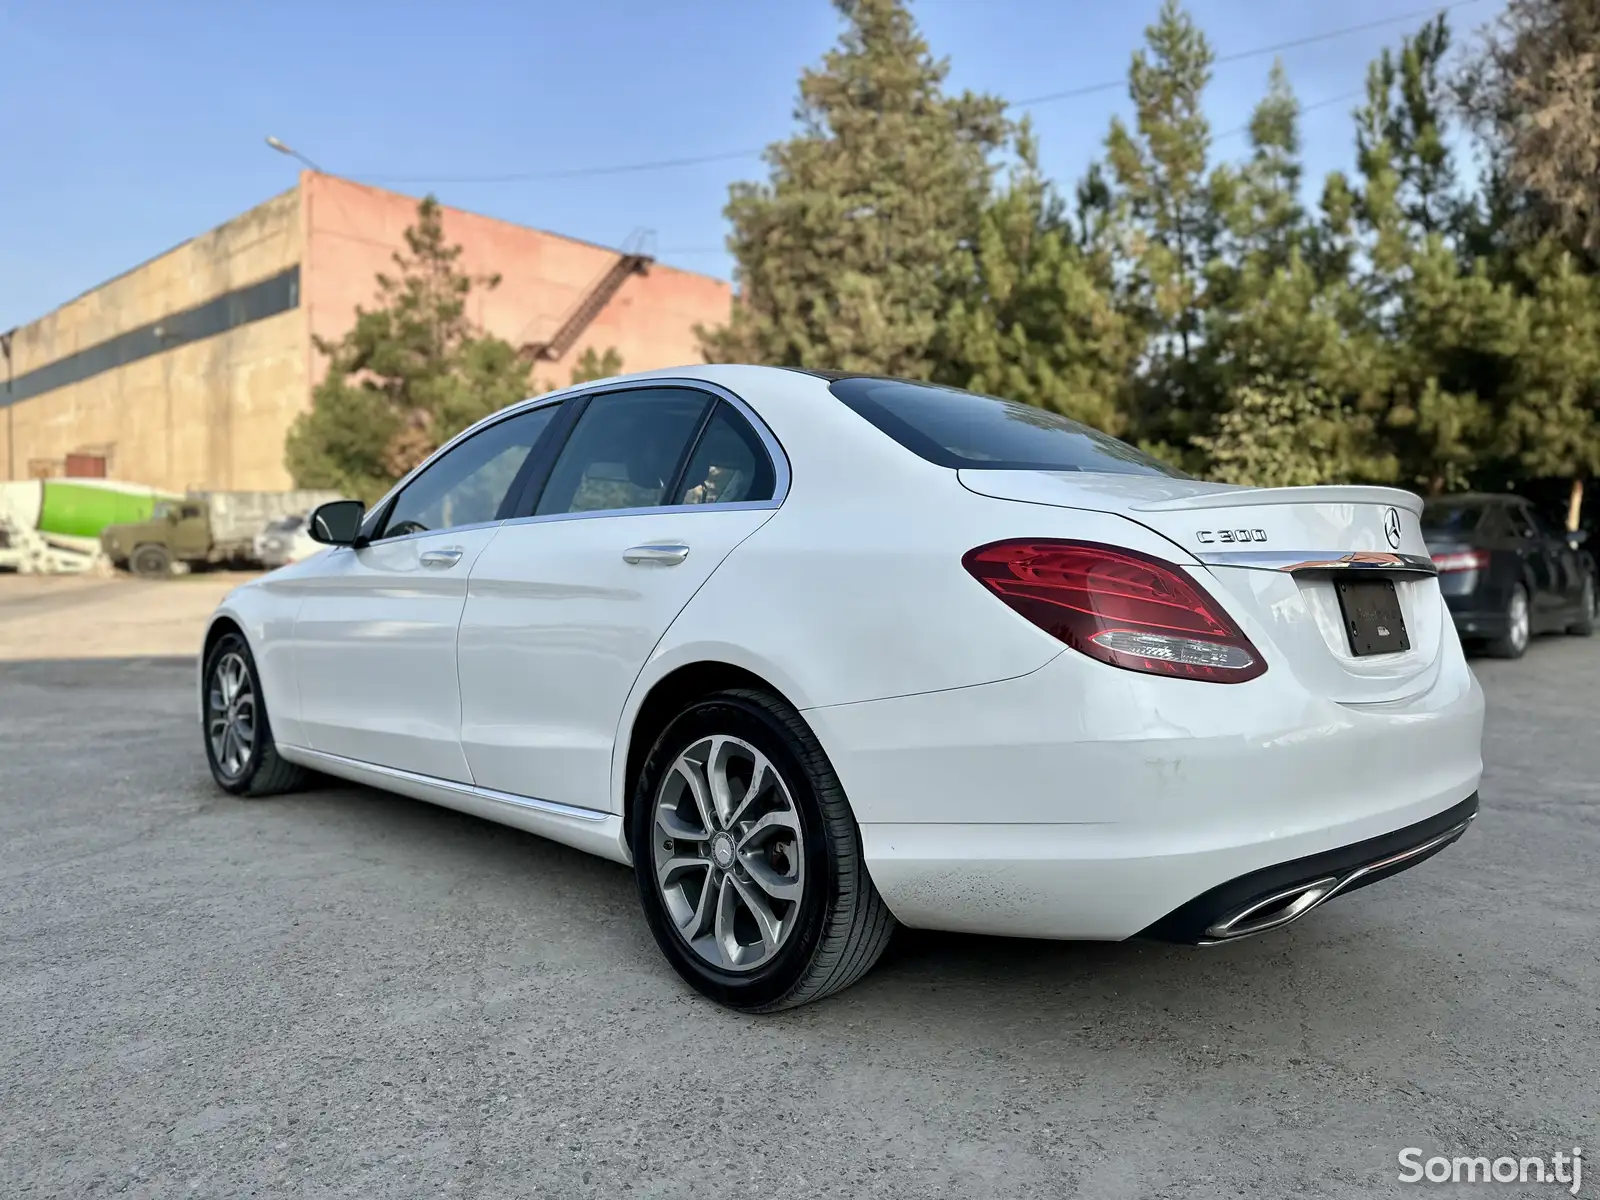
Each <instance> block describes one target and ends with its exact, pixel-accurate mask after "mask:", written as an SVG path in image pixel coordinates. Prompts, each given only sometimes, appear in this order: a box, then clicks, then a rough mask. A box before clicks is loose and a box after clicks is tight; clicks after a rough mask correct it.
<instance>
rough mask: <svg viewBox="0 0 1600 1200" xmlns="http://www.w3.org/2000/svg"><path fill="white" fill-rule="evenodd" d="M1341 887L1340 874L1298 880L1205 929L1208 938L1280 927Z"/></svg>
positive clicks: (1212, 939) (1229, 936)
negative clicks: (1305, 880)
mask: <svg viewBox="0 0 1600 1200" xmlns="http://www.w3.org/2000/svg"><path fill="white" fill-rule="evenodd" d="M1338 888H1339V877H1338V876H1337V875H1328V876H1325V877H1324V878H1322V879H1316V880H1313V881H1312V882H1310V883H1297V884H1295V886H1294V887H1291V888H1284V889H1283V891H1281V892H1274V893H1273V894H1272V895H1270V896H1266V897H1264V898H1262V899H1260V900H1256V901H1254V902H1253V903H1250V904H1247V905H1245V906H1244V907H1243V908H1241V909H1239V910H1238V911H1237V912H1235V913H1233V914H1231V915H1229V916H1227V917H1224V918H1223V919H1222V920H1220V921H1218V922H1217V923H1216V924H1215V925H1212V926H1210V927H1209V928H1208V929H1207V930H1206V938H1207V939H1208V940H1211V941H1218V942H1223V941H1227V940H1229V939H1231V938H1242V937H1249V936H1250V935H1251V934H1252V933H1265V932H1267V930H1269V929H1277V928H1278V927H1279V926H1281V925H1287V924H1288V923H1289V922H1290V921H1298V920H1299V919H1300V918H1301V917H1303V916H1305V915H1306V914H1307V913H1308V912H1310V911H1311V910H1312V909H1313V908H1315V907H1317V905H1319V904H1321V903H1322V902H1323V901H1324V900H1326V899H1328V897H1330V896H1332V895H1333V893H1334V892H1335V891H1337V890H1338Z"/></svg>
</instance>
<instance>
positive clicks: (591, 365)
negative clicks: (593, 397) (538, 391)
mask: <svg viewBox="0 0 1600 1200" xmlns="http://www.w3.org/2000/svg"><path fill="white" fill-rule="evenodd" d="M621 374H622V355H621V354H620V353H618V352H617V348H616V347H615V346H607V347H606V351H605V353H604V354H601V353H600V352H599V351H597V350H596V349H595V348H594V347H593V346H589V347H587V348H586V349H585V350H584V352H583V353H582V354H580V355H578V361H577V362H575V363H573V364H572V371H571V373H570V374H569V375H568V377H567V382H566V386H567V387H577V386H578V385H579V384H580V383H593V382H594V381H595V380H596V379H609V378H611V376H613V375H621ZM561 386H562V385H561V384H559V383H557V382H555V380H553V379H546V380H545V381H544V390H545V391H547V392H553V391H555V390H556V389H557V388H559V387H561Z"/></svg>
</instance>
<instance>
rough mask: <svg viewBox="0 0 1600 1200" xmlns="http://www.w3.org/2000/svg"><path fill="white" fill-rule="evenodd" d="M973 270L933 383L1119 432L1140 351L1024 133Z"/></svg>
mask: <svg viewBox="0 0 1600 1200" xmlns="http://www.w3.org/2000/svg"><path fill="white" fill-rule="evenodd" d="M976 263H977V284H976V286H975V287H974V288H973V289H972V291H971V292H970V293H969V294H968V295H966V296H964V297H961V298H958V299H957V300H956V302H955V304H954V305H953V307H952V309H951V311H950V313H949V315H948V317H947V318H946V320H945V329H944V334H943V337H942V339H941V345H940V349H941V361H940V363H939V366H938V368H937V370H936V376H937V377H938V378H940V379H941V380H942V381H944V382H947V383H952V384H955V385H956V386H959V387H965V388H970V389H971V390H973V391H978V392H987V393H990V394H994V395H999V396H1005V397H1006V398H1007V399H1012V400H1020V401H1023V402H1024V403H1028V404H1034V405H1038V406H1039V407H1040V408H1047V409H1051V410H1052V411H1055V412H1059V413H1064V414H1065V415H1067V416H1070V417H1072V418H1074V419H1075V420H1079V421H1082V422H1084V423H1085V424H1088V425H1092V426H1094V427H1096V428H1098V429H1103V430H1106V431H1107V432H1110V433H1119V432H1121V431H1122V427H1123V425H1124V423H1125V415H1124V412H1125V407H1126V393H1127V388H1128V382H1129V379H1130V377H1131V373H1132V370H1133V365H1134V360H1135V358H1136V356H1137V354H1138V352H1139V349H1140V342H1139V340H1138V339H1137V337H1136V336H1135V332H1136V331H1135V330H1134V329H1133V328H1132V326H1131V325H1130V323H1129V321H1128V320H1127V318H1126V317H1125V316H1124V315H1123V314H1122V313H1121V312H1120V311H1118V309H1117V307H1116V304H1115V301H1114V297H1113V292H1112V280H1111V263H1110V259H1109V255H1108V254H1107V253H1106V252H1105V249H1104V248H1103V247H1100V246H1097V245H1095V244H1094V243H1093V242H1092V241H1091V242H1088V243H1080V242H1079V240H1078V239H1077V237H1076V236H1075V234H1074V230H1073V227H1072V223H1071V221H1070V219H1069V218H1068V217H1067V216H1066V214H1065V212H1064V206H1063V205H1062V203H1061V199H1060V197H1059V196H1057V195H1056V193H1055V190H1054V188H1052V187H1051V185H1050V184H1049V182H1048V181H1046V180H1045V179H1044V178H1043V176H1042V175H1041V174H1040V173H1039V167H1038V161H1037V150H1036V146H1035V143H1034V140H1033V136H1032V133H1031V131H1030V130H1029V128H1028V127H1027V125H1026V124H1024V125H1023V127H1022V128H1021V130H1020V131H1019V134H1018V139H1017V163H1016V165H1015V167H1014V169H1013V171H1012V173H1011V177H1010V180H1009V182H1008V185H1007V187H1005V188H1004V189H1003V190H1002V191H1001V192H1000V193H999V194H998V195H997V196H996V197H995V198H994V200H993V201H992V202H991V203H990V204H989V205H988V206H987V207H986V208H985V210H984V213H983V217H982V220H981V222H980V226H979V232H978V237H977V246H976Z"/></svg>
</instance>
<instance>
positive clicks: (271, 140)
mask: <svg viewBox="0 0 1600 1200" xmlns="http://www.w3.org/2000/svg"><path fill="white" fill-rule="evenodd" d="M267 145H269V146H271V147H272V148H273V149H274V150H276V151H277V152H278V153H279V154H287V155H288V156H289V157H290V158H294V159H298V160H299V161H301V162H303V163H304V164H305V165H306V166H308V167H310V168H311V169H312V170H313V171H315V172H316V173H317V174H318V175H326V174H327V172H326V171H324V170H323V169H322V168H321V167H319V166H317V164H316V163H314V162H312V161H311V160H310V159H309V158H307V157H306V156H305V155H304V154H301V153H300V151H298V150H296V149H295V148H294V147H293V146H290V145H287V144H286V143H284V142H282V141H280V140H279V139H278V138H275V137H270V136H269V137H268V138H267Z"/></svg>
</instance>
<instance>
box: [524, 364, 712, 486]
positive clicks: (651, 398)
mask: <svg viewBox="0 0 1600 1200" xmlns="http://www.w3.org/2000/svg"><path fill="white" fill-rule="evenodd" d="M710 403H711V398H710V397H709V396H707V395H705V394H704V393H703V392H695V391H689V390H687V389H684V388H634V389H630V390H628V391H622V392H606V393H602V394H601V395H598V396H595V397H593V398H592V399H590V401H589V403H588V407H586V408H585V409H584V410H583V416H581V417H580V418H579V419H578V423H577V425H576V426H575V427H574V428H573V430H572V433H571V435H570V436H569V437H568V438H567V444H566V445H565V446H563V447H562V449H561V455H560V457H558V458H557V459H556V463H555V466H554V467H553V468H551V471H550V478H549V480H548V482H546V484H545V486H544V491H543V492H542V493H541V494H540V496H539V503H538V506H537V508H535V510H534V515H536V516H541V517H545V516H554V515H556V514H561V513H590V512H607V511H613V512H614V511H626V510H629V509H639V508H654V507H656V506H657V505H661V504H665V503H667V494H668V492H669V491H671V490H673V484H674V482H675V480H676V479H677V478H678V472H679V470H680V469H681V468H682V467H683V465H684V459H685V457H686V456H687V454H688V452H689V445H690V443H691V442H692V441H694V438H695V434H697V433H698V432H699V430H700V425H701V422H702V420H703V419H704V417H705V415H706V409H707V407H708V406H709V405H710Z"/></svg>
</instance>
